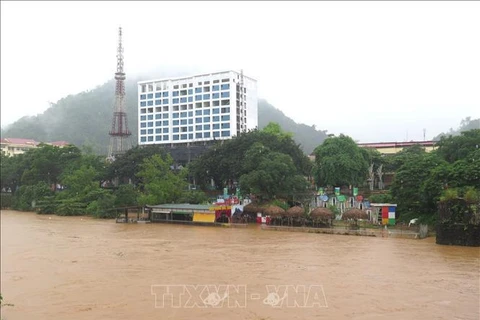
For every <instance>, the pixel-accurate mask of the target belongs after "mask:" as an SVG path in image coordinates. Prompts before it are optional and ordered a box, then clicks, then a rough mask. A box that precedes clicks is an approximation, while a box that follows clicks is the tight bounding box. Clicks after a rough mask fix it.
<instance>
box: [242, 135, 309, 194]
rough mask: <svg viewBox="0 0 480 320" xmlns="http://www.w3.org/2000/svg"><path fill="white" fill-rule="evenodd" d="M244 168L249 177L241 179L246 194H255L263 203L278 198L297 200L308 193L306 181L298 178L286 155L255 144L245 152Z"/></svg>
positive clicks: (300, 177)
mask: <svg viewBox="0 0 480 320" xmlns="http://www.w3.org/2000/svg"><path fill="white" fill-rule="evenodd" d="M244 166H245V172H248V173H246V174H244V175H242V176H241V177H240V189H241V190H242V192H243V193H252V194H254V195H256V196H257V197H259V198H260V199H261V200H270V199H273V198H275V197H283V198H287V199H294V198H295V196H297V197H299V196H304V195H305V193H307V188H308V183H307V181H306V180H305V178H304V177H303V176H302V175H300V174H298V170H297V169H296V168H295V164H294V162H293V160H292V158H291V157H290V156H289V155H287V154H284V153H280V152H275V151H271V150H270V149H269V148H266V147H265V146H263V145H261V144H260V143H256V144H254V145H253V146H252V148H251V149H249V150H248V151H247V152H246V155H245V164H244Z"/></svg>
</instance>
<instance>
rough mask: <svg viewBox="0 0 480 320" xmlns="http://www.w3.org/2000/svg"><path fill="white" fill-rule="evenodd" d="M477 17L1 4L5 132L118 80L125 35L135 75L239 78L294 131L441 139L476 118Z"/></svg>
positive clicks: (320, 7) (383, 9)
mask: <svg viewBox="0 0 480 320" xmlns="http://www.w3.org/2000/svg"><path fill="white" fill-rule="evenodd" d="M479 17H480V3H479V2H454V1H452V2H447V1H443V2H430V1H427V2H420V3H418V2H413V1H405V2H402V1H400V2H397V1H393V2H378V1H374V2H356V1H355V2H299V1H292V2H258V1H245V2H229V1H225V2H220V1H215V2H183V1H178V2H164V1H159V2H153V1H150V2H139V1H135V2H124V1H119V2H98V1H85V2H70V1H65V2H56V1H55V2H37V1H35V2H24V1H20V2H13V1H8V2H5V1H2V2H1V124H2V126H3V125H6V124H10V123H12V122H14V121H15V120H17V119H19V118H21V117H22V116H25V115H36V114H38V113H42V112H43V111H45V110H46V109H47V108H48V106H49V104H48V103H49V102H56V101H58V100H59V99H60V98H62V97H64V96H66V95H68V94H75V93H78V92H81V91H84V90H87V89H92V88H94V87H95V86H97V85H101V84H103V83H105V82H106V81H108V80H109V79H111V78H113V73H114V72H115V68H116V61H115V59H116V58H115V54H116V52H115V51H116V41H117V28H118V27H119V26H122V27H123V28H124V46H125V71H126V73H127V77H128V76H129V74H130V75H131V74H134V73H139V72H143V71H145V70H149V69H158V67H162V66H172V65H173V66H178V67H179V68H182V69H185V68H187V69H188V68H191V69H192V70H194V69H195V70H196V69H202V70H211V71H219V70H223V69H232V70H240V69H241V68H243V70H244V73H245V74H246V75H248V76H250V77H253V78H255V79H257V81H258V90H259V97H261V98H265V99H267V100H268V101H269V102H270V103H271V104H273V105H274V106H275V107H277V108H278V109H280V110H282V111H283V112H284V113H285V114H286V115H287V116H289V117H291V118H292V119H294V120H295V121H296V122H299V123H305V124H307V125H316V127H317V128H319V129H325V130H328V132H329V133H335V134H339V133H345V134H348V135H350V136H352V137H353V138H354V139H356V140H359V141H361V142H373V141H405V140H406V139H408V140H423V129H426V138H427V139H431V138H432V137H433V136H435V135H437V134H438V133H440V132H442V131H446V130H448V129H449V128H450V127H454V128H456V127H458V125H459V123H460V121H461V120H462V119H463V118H465V117H467V116H471V117H472V118H479V117H480V18H479ZM112 94H113V92H112ZM105 121H108V122H110V121H111V119H105Z"/></svg>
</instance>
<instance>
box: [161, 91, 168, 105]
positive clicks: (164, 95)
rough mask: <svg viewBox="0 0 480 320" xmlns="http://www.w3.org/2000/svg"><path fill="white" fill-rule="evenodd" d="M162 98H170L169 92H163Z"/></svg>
mask: <svg viewBox="0 0 480 320" xmlns="http://www.w3.org/2000/svg"><path fill="white" fill-rule="evenodd" d="M162 97H164V98H165V97H168V91H165V92H163V93H162ZM163 101H165V100H163ZM164 103H165V102H164Z"/></svg>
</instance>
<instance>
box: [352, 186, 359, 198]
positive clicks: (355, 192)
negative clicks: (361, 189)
mask: <svg viewBox="0 0 480 320" xmlns="http://www.w3.org/2000/svg"><path fill="white" fill-rule="evenodd" d="M357 195H358V188H355V187H354V188H353V196H354V197H356V196H357Z"/></svg>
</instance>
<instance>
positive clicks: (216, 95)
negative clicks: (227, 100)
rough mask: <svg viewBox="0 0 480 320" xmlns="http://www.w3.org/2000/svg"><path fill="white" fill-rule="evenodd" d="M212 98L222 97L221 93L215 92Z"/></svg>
mask: <svg viewBox="0 0 480 320" xmlns="http://www.w3.org/2000/svg"><path fill="white" fill-rule="evenodd" d="M212 99H220V94H219V93H218V92H217V93H213V94H212ZM217 102H218V101H217Z"/></svg>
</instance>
